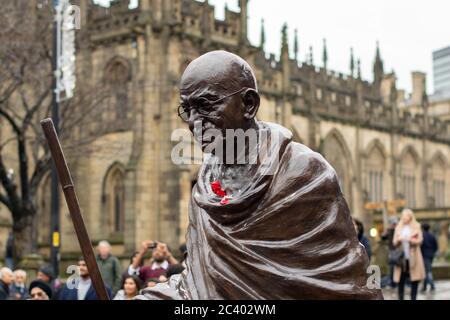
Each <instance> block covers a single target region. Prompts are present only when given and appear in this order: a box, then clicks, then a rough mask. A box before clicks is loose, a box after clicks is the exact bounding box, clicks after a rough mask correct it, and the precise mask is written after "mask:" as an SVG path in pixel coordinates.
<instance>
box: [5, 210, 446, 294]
mask: <svg viewBox="0 0 450 320" xmlns="http://www.w3.org/2000/svg"><path fill="white" fill-rule="evenodd" d="M353 225H354V228H355V231H356V234H357V236H358V240H359V241H360V243H361V244H362V245H363V246H364V248H365V250H366V252H367V255H368V257H369V260H370V258H371V255H372V250H371V246H370V241H369V240H368V238H367V237H366V236H365V235H364V226H363V224H362V222H361V221H359V220H358V219H356V218H354V219H353ZM382 240H384V241H386V242H387V244H388V248H389V250H388V251H389V254H388V261H389V262H388V263H389V275H388V276H387V277H385V278H384V279H382V286H386V285H389V286H391V287H392V288H397V289H398V298H399V299H400V300H403V299H404V292H405V286H409V287H410V288H411V299H412V300H415V299H416V298H417V291H418V286H419V282H421V281H423V287H422V291H426V290H427V289H428V287H429V288H430V290H432V291H433V290H435V285H434V281H433V275H432V263H433V259H434V257H435V255H436V252H437V250H438V245H437V240H436V238H435V236H434V235H433V234H432V233H431V232H430V226H429V225H428V224H423V225H420V223H419V222H417V221H416V218H415V217H414V213H413V211H412V210H410V209H404V210H403V211H402V214H401V218H400V219H398V218H397V217H390V218H389V227H388V228H387V230H385V232H384V233H383V234H382ZM179 250H180V254H181V259H180V261H178V260H177V259H176V258H175V257H174V256H173V254H172V252H171V251H170V249H169V247H168V246H167V245H166V244H165V243H162V242H158V241H144V242H143V243H142V246H141V248H140V250H139V251H136V252H134V254H133V255H132V256H131V257H130V261H129V263H128V266H127V267H126V268H125V270H123V268H122V267H121V263H120V261H119V259H118V258H117V257H116V256H114V255H113V254H112V253H111V245H110V244H109V243H108V242H107V241H100V242H99V244H98V246H97V264H98V266H99V269H100V272H101V274H102V278H103V281H104V282H105V286H106V288H107V291H108V294H109V296H110V298H111V299H114V300H130V299H133V298H134V297H136V296H137V295H138V294H139V292H140V290H141V289H143V288H145V287H153V286H156V285H157V284H158V283H162V282H166V281H167V280H168V279H169V278H170V277H171V276H173V275H175V274H180V273H182V272H183V270H184V269H185V268H186V265H185V259H186V256H187V249H186V245H182V246H180V248H179ZM6 262H7V266H5V267H3V268H1V269H0V300H8V299H9V300H27V299H32V300H51V299H53V300H96V299H97V295H96V293H95V290H94V288H93V286H92V282H91V278H90V276H89V271H88V268H87V266H86V261H85V260H84V258H83V257H80V258H79V259H78V262H77V265H78V272H79V274H78V277H77V278H76V284H73V283H72V281H67V282H66V283H65V284H61V283H60V282H59V281H58V279H56V277H55V275H54V274H53V270H52V268H51V267H49V266H43V267H42V268H40V269H39V271H38V272H37V278H36V279H35V280H33V281H31V283H30V285H29V286H27V285H26V284H27V273H26V272H25V271H24V270H21V269H17V270H14V271H12V270H11V269H12V268H11V267H10V266H11V264H12V262H11V261H10V260H7V261H6Z"/></svg>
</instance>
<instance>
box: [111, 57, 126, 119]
mask: <svg viewBox="0 0 450 320" xmlns="http://www.w3.org/2000/svg"><path fill="white" fill-rule="evenodd" d="M129 81H130V67H129V65H128V64H127V63H126V61H124V60H123V59H119V58H115V59H113V60H112V61H111V62H110V63H108V65H107V67H106V70H105V82H106V83H107V85H108V89H109V99H108V103H107V113H108V116H107V118H108V120H110V121H114V122H117V121H123V120H126V119H127V118H128V109H129V96H128V90H129V88H128V83H129Z"/></svg>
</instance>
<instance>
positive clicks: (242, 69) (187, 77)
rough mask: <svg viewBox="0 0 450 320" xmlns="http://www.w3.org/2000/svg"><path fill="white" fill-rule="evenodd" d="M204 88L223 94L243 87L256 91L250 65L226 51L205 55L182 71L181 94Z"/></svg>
mask: <svg viewBox="0 0 450 320" xmlns="http://www.w3.org/2000/svg"><path fill="white" fill-rule="evenodd" d="M205 86H208V87H209V88H211V89H214V90H218V91H222V92H224V93H225V92H232V91H236V90H239V89H240V88H243V87H246V88H251V89H254V90H257V85H256V79H255V75H254V73H253V70H252V68H251V67H250V65H249V64H248V63H247V62H246V61H245V60H244V59H242V58H241V57H239V56H237V55H235V54H233V53H230V52H227V51H211V52H208V53H205V54H204V55H202V56H200V57H198V58H197V59H195V60H194V61H192V62H191V63H190V64H189V65H188V67H187V68H186V70H185V71H184V73H183V76H182V77H181V83H180V90H181V91H182V92H193V91H195V90H196V89H198V88H201V87H205Z"/></svg>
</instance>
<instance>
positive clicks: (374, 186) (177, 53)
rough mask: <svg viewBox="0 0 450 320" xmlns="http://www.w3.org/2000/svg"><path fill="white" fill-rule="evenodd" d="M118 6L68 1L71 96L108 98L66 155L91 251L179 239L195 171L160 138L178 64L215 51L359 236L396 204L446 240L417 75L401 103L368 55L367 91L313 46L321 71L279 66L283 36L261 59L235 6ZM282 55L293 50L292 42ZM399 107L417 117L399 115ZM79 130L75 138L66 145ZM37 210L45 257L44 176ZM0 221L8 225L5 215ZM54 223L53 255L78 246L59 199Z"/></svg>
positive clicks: (444, 191) (181, 1) (171, 122)
mask: <svg viewBox="0 0 450 320" xmlns="http://www.w3.org/2000/svg"><path fill="white" fill-rule="evenodd" d="M128 2H129V1H126V0H122V1H119V0H116V1H112V3H111V6H110V7H109V8H104V7H100V6H97V5H95V4H93V3H91V1H90V0H79V1H73V3H77V4H78V5H79V6H80V8H81V30H80V31H77V37H78V39H77V40H78V51H77V52H78V53H77V72H79V73H80V74H83V78H82V79H80V77H79V78H78V80H77V81H78V85H80V86H83V85H88V84H89V83H93V82H96V81H97V82H98V81H103V82H104V83H105V84H107V85H108V86H110V89H111V92H112V95H111V96H110V97H109V98H108V99H107V101H106V102H105V103H106V104H107V108H106V110H105V111H102V112H101V113H100V115H98V116H97V117H96V118H94V120H95V121H92V123H90V124H89V125H90V126H93V127H96V128H102V134H101V135H100V136H99V137H98V138H96V139H95V140H94V141H92V142H91V143H90V144H89V145H88V146H83V147H82V148H80V149H79V150H78V151H77V152H72V153H70V154H69V158H70V161H69V165H70V167H71V170H72V172H73V176H74V180H75V184H76V188H77V193H78V197H79V200H80V203H81V207H82V209H83V214H84V217H85V221H86V223H87V225H88V229H89V232H90V235H91V237H92V239H93V240H94V241H97V240H100V239H108V240H110V242H111V243H112V244H114V251H115V253H117V254H119V255H123V256H127V255H129V254H130V253H132V252H133V251H135V250H136V248H138V246H140V243H141V242H142V241H143V240H145V239H159V240H161V241H165V242H167V243H169V245H171V246H173V247H177V246H178V245H179V244H180V243H182V242H184V235H185V231H186V228H187V225H188V217H187V209H188V203H189V199H190V194H191V188H192V186H193V184H194V183H195V180H196V174H197V170H198V165H197V166H195V165H192V166H177V165H175V164H173V162H172V161H171V150H172V148H173V146H174V145H175V142H173V141H171V134H172V132H173V130H174V129H177V128H183V127H185V124H183V122H182V121H181V120H180V119H179V118H178V117H177V112H176V109H177V104H178V102H179V98H178V82H179V79H180V76H181V74H182V72H183V70H184V69H185V67H186V66H187V64H188V63H189V62H190V61H192V60H193V59H195V58H196V57H198V56H199V55H201V54H203V53H205V52H207V51H210V50H216V49H225V50H228V51H231V52H234V53H237V54H239V55H240V56H242V57H243V58H244V59H245V60H247V61H248V62H249V63H250V64H251V65H252V67H253V68H254V71H255V74H256V77H257V81H258V86H259V92H260V94H261V107H260V110H259V113H258V118H259V119H260V120H265V121H272V122H277V123H280V124H282V125H283V126H285V127H287V128H288V129H290V130H291V131H292V132H293V134H294V138H295V140H297V141H299V142H301V143H304V144H305V145H307V146H309V147H310V148H312V149H313V150H315V151H318V152H321V153H322V154H323V155H324V156H325V158H326V159H327V160H328V161H329V162H330V163H331V165H332V166H333V167H334V168H335V170H336V172H337V174H338V176H339V179H340V185H341V188H342V190H343V193H344V194H345V197H346V199H347V202H348V204H349V207H350V210H351V214H352V215H354V216H356V217H358V218H360V219H361V220H363V221H364V223H365V225H366V228H369V227H372V226H374V225H375V222H376V221H375V220H376V219H375V217H374V213H373V212H371V211H367V210H366V209H364V204H365V203H367V202H380V201H384V200H394V199H405V200H406V201H407V206H409V207H412V208H413V209H417V213H418V215H419V217H420V218H421V219H428V218H430V219H431V220H432V221H436V223H437V224H436V225H435V228H437V229H436V230H438V231H439V232H440V240H441V242H442V243H446V241H447V240H446V239H447V237H448V228H449V221H450V213H449V211H450V210H448V207H450V123H449V122H446V121H444V120H443V119H440V118H438V117H433V116H431V115H430V113H429V112H428V110H430V108H432V106H431V104H430V103H429V101H428V99H427V96H426V93H425V75H424V74H422V73H414V74H413V87H414V88H413V93H412V95H411V97H410V98H408V99H406V98H405V97H404V93H403V91H402V90H399V89H397V88H396V81H395V75H394V74H391V73H385V72H384V70H383V69H384V68H383V61H382V57H381V54H380V50H379V49H378V48H377V50H376V52H374V54H375V59H374V65H373V72H374V81H372V82H368V81H365V80H363V79H361V75H360V71H359V67H358V63H356V61H355V62H354V64H353V67H351V70H350V72H349V74H348V75H343V74H340V73H336V72H333V71H331V70H328V69H327V66H326V61H327V52H326V49H324V54H323V56H324V57H323V61H322V63H320V65H321V66H320V67H318V66H317V65H315V64H314V63H313V61H312V58H310V59H308V61H298V59H297V57H296V56H297V54H295V57H291V56H290V54H289V52H290V50H289V43H288V40H287V39H288V31H287V28H286V27H284V28H283V30H282V43H281V52H280V58H279V59H276V58H275V56H274V55H267V54H266V53H265V52H264V50H263V46H264V30H263V28H262V32H261V44H260V45H258V46H255V45H252V44H250V43H249V41H248V39H247V23H248V18H247V10H248V9H247V7H248V1H247V0H240V1H239V6H240V12H233V11H230V10H228V9H225V19H224V20H217V19H216V18H215V17H214V7H213V6H211V5H210V4H209V3H208V1H205V2H198V1H195V0H139V5H138V6H137V7H136V8H133V9H129V7H128V5H129V3H128ZM311 27H313V26H311ZM293 46H294V47H293V48H294V49H295V50H294V51H298V49H297V48H298V45H297V43H296V42H295V43H294V44H293ZM291 49H292V47H291ZM411 106H414V110H416V112H414V113H412V112H410V111H409V109H408V108H409V107H411ZM417 110H418V111H417ZM88 130H89V127H82V128H81V129H80V132H79V133H77V134H80V135H81V134H83V132H81V131H88ZM37 205H38V208H39V214H38V222H37V224H38V226H39V229H38V230H39V240H40V243H41V244H42V246H43V247H45V244H46V243H48V241H49V232H48V226H49V216H50V178H49V177H48V178H46V179H44V181H43V183H42V188H41V192H40V195H39V197H38V199H37ZM0 212H1V214H2V216H7V214H6V213H5V210H4V209H3V210H2V209H1V208H0ZM427 215H429V216H427ZM442 217H444V218H442ZM445 217H446V218H445ZM433 219H434V220H433ZM5 221H6V220H5ZM61 223H62V237H61V241H62V254H63V256H64V254H69V253H72V252H77V251H78V250H79V248H78V244H77V241H76V237H75V234H74V231H73V227H72V223H71V221H70V218H69V215H68V212H67V209H66V206H65V204H64V202H63V200H62V204H61ZM5 226H6V224H5ZM3 230H6V227H4V228H3ZM1 250H3V246H2V249H1ZM43 252H44V253H45V252H46V251H45V248H44V249H43Z"/></svg>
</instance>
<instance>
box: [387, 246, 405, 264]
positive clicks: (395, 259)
mask: <svg viewBox="0 0 450 320" xmlns="http://www.w3.org/2000/svg"><path fill="white" fill-rule="evenodd" d="M404 257H405V253H404V252H403V248H401V247H399V248H396V249H394V250H391V251H389V264H392V265H395V266H401V265H402V264H403V260H404Z"/></svg>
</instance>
